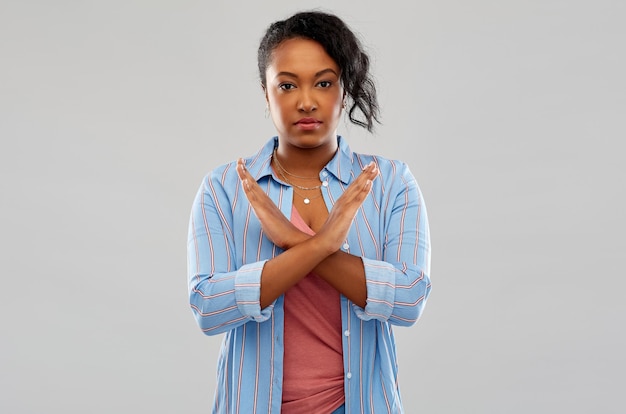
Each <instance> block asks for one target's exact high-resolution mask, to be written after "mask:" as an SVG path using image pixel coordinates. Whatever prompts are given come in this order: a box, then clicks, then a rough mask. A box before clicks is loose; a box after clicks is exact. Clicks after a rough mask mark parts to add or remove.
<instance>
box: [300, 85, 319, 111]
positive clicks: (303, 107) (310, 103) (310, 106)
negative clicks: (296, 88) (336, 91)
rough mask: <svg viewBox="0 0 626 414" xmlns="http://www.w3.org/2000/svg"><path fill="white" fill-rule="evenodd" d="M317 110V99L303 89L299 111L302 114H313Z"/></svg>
mask: <svg viewBox="0 0 626 414" xmlns="http://www.w3.org/2000/svg"><path fill="white" fill-rule="evenodd" d="M316 109H317V102H316V101H315V97H314V96H313V94H312V93H311V92H310V91H307V90H304V89H301V92H300V96H299V99H298V111H300V112H313V111H315V110H316Z"/></svg>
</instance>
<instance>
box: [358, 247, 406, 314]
mask: <svg viewBox="0 0 626 414" xmlns="http://www.w3.org/2000/svg"><path fill="white" fill-rule="evenodd" d="M362 260H363V268H364V269H365V282H366V285H367V301H366V304H365V309H361V308H360V307H358V306H354V310H355V313H356V316H357V317H359V318H360V319H363V320H366V321H367V320H370V319H379V320H384V321H385V320H387V319H389V317H390V316H391V314H392V312H393V305H394V301H395V297H396V271H397V270H396V268H395V267H393V266H392V265H391V264H389V263H387V262H382V261H380V260H372V259H368V258H366V257H362Z"/></svg>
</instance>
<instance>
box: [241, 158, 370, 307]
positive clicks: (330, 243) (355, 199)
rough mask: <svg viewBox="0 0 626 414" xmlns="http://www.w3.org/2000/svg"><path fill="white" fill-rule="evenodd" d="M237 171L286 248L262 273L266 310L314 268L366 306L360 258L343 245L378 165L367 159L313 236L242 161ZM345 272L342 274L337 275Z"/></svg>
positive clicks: (268, 230) (273, 236) (271, 233)
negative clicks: (293, 220)
mask: <svg viewBox="0 0 626 414" xmlns="http://www.w3.org/2000/svg"><path fill="white" fill-rule="evenodd" d="M237 174H238V175H239V178H240V180H241V183H242V187H243V190H244V193H245V195H246V197H247V198H248V201H249V202H250V204H251V205H252V208H253V209H254V212H255V214H256V216H257V218H258V219H259V221H260V223H261V227H262V229H263V232H264V233H265V235H266V236H267V237H268V238H269V239H270V240H271V241H272V242H273V243H274V244H276V245H277V246H279V247H281V248H282V249H284V250H285V251H284V252H283V253H282V254H280V255H278V256H276V257H274V258H273V259H271V260H268V261H267V262H266V263H265V266H264V267H263V271H262V273H261V297H260V305H261V309H263V308H265V307H267V306H268V305H270V304H271V303H272V302H273V301H274V300H275V299H276V298H278V297H279V296H280V295H281V294H283V293H284V292H285V291H287V290H288V289H289V288H290V287H291V286H293V285H295V284H296V283H298V281H300V279H302V278H303V277H305V276H306V275H307V274H308V273H310V272H311V271H314V272H315V273H316V274H317V275H318V276H319V277H321V278H322V279H324V280H325V281H326V282H327V283H329V284H330V285H331V286H333V287H334V288H335V289H337V290H338V291H339V292H340V293H341V294H343V295H344V296H346V297H347V298H348V299H350V300H351V301H352V302H354V303H355V304H356V305H358V306H360V307H361V308H365V304H366V299H367V288H366V284H365V271H364V268H363V262H362V260H361V258H360V257H357V256H353V255H351V254H348V253H345V252H343V251H341V250H340V246H341V245H342V244H343V242H344V240H345V238H346V236H347V234H348V231H349V229H350V225H351V224H352V220H353V219H354V217H355V215H356V213H357V211H358V209H359V207H361V205H362V204H363V201H364V200H365V198H366V197H367V195H368V193H369V191H370V189H371V188H372V181H373V180H374V179H375V178H376V176H377V174H378V168H377V167H376V165H375V164H374V163H373V162H372V163H370V164H368V165H367V166H366V167H365V168H364V169H363V171H362V173H361V174H360V175H359V176H358V177H357V179H356V180H355V181H353V182H352V184H350V186H349V187H348V188H347V189H346V191H345V192H344V193H343V195H342V196H341V197H339V199H338V200H337V202H336V203H335V204H334V206H333V208H332V209H331V211H330V213H329V215H328V218H327V219H326V222H325V223H324V225H323V226H322V228H321V229H320V230H319V231H318V232H317V233H316V234H315V235H314V236H310V235H308V234H306V233H303V232H301V231H300V230H298V229H297V228H296V227H295V226H294V225H293V224H291V222H290V221H289V220H288V219H287V218H286V217H285V216H284V215H283V214H282V212H281V211H280V210H279V209H278V207H276V205H275V204H274V202H273V201H272V200H271V199H270V198H269V197H268V196H267V194H265V192H264V191H263V190H262V189H261V188H260V187H259V185H258V184H257V182H256V181H255V180H254V179H253V178H252V176H251V175H250V173H249V172H248V171H247V169H246V168H245V165H244V162H243V160H241V159H240V160H239V161H238V162H237ZM337 275H341V277H337Z"/></svg>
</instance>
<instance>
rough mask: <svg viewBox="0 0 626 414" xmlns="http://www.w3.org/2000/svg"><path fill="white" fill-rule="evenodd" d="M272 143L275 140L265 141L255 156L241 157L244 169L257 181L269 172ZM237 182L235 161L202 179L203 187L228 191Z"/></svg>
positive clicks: (218, 167)
mask: <svg viewBox="0 0 626 414" xmlns="http://www.w3.org/2000/svg"><path fill="white" fill-rule="evenodd" d="M274 143H275V138H272V139H270V140H269V141H267V142H266V143H265V145H263V147H261V149H259V151H258V152H257V153H256V154H253V155H250V156H247V157H243V160H244V162H245V165H246V168H247V169H248V171H250V173H251V174H252V176H253V177H256V179H257V180H258V179H259V178H260V177H262V176H264V175H267V174H268V173H270V171H271V170H270V167H269V162H270V160H271V156H272V151H273V148H274ZM238 182H239V176H238V175H237V160H233V161H230V162H228V163H225V164H222V165H219V166H217V167H215V168H213V169H212V170H211V171H209V172H208V173H207V174H206V175H205V177H204V183H205V185H213V186H220V187H224V188H230V189H232V188H235V187H236V186H234V185H233V184H237V183H238Z"/></svg>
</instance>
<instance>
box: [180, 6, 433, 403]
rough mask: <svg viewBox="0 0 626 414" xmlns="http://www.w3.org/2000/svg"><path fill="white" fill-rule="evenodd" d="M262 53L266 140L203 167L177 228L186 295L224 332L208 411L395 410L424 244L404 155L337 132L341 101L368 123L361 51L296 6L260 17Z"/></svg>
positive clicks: (421, 212)
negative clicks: (356, 145)
mask: <svg viewBox="0 0 626 414" xmlns="http://www.w3.org/2000/svg"><path fill="white" fill-rule="evenodd" d="M258 64H259V75H260V77H261V84H262V87H263V91H264V93H265V99H266V102H267V109H268V111H269V113H271V117H272V120H273V122H274V125H275V127H276V130H277V136H276V137H274V138H272V139H271V140H269V142H267V143H266V144H265V146H263V148H261V150H260V151H259V152H258V153H257V154H256V155H254V156H252V157H249V158H246V159H240V160H238V161H237V162H233V163H229V164H227V165H223V166H221V167H219V168H217V169H215V170H213V171H212V172H211V173H210V174H209V175H208V176H207V177H205V179H204V180H203V182H202V185H201V187H200V189H199V191H198V194H197V196H196V198H195V201H194V203H193V208H192V214H191V220H190V227H189V240H188V260H189V272H188V273H189V290H190V301H191V307H192V309H193V312H194V315H195V317H196V319H197V321H198V324H199V325H200V327H201V328H202V330H203V331H204V332H205V333H206V334H207V335H215V334H220V333H225V336H224V340H223V345H222V349H221V352H220V357H219V361H218V378H217V391H216V396H215V406H214V412H216V413H253V412H256V413H280V412H282V413H334V412H337V413H340V412H348V413H356V412H359V413H362V412H365V413H398V412H403V410H402V404H401V399H400V394H399V390H398V385H397V362H396V350H395V343H394V338H393V333H392V330H391V326H392V325H403V326H409V325H412V324H413V323H415V322H416V321H417V319H418V318H419V316H420V314H421V312H422V309H423V307H424V304H425V302H426V299H427V297H428V294H429V292H430V279H429V270H430V240H429V231H428V223H427V218H426V209H425V206H424V203H423V200H422V196H421V193H420V190H419V188H418V186H417V183H416V181H415V179H414V178H413V176H412V175H411V173H410V171H409V169H408V167H407V166H406V165H405V164H403V163H401V162H399V161H392V160H387V159H384V158H382V157H378V156H370V155H362V154H356V153H353V152H352V151H351V150H350V148H349V147H348V144H347V143H346V141H345V139H344V138H342V137H340V136H337V134H336V129H337V125H338V123H339V120H340V117H341V115H342V113H343V112H344V110H346V111H347V113H348V116H349V118H350V120H351V121H352V122H354V123H355V124H357V125H361V126H364V127H365V128H367V129H368V130H370V131H371V129H372V128H373V125H374V122H375V121H376V120H377V115H378V105H377V101H376V91H375V88H374V84H373V82H372V81H371V78H370V75H369V72H368V70H369V61H368V58H367V55H366V54H365V53H364V52H363V51H362V47H361V45H360V43H359V42H358V40H357V39H356V37H355V35H354V34H353V33H352V32H351V31H350V29H349V28H348V27H347V26H346V25H345V24H344V23H343V22H342V21H341V20H340V19H339V18H337V17H335V16H333V15H329V14H325V13H320V12H307V13H298V14H296V15H294V16H292V17H290V18H289V19H287V20H284V21H279V22H276V23H274V24H272V25H271V26H270V27H269V29H268V30H267V32H266V34H265V36H264V38H263V39H262V41H261V45H260V47H259V53H258ZM346 108H349V109H346Z"/></svg>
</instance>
